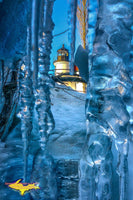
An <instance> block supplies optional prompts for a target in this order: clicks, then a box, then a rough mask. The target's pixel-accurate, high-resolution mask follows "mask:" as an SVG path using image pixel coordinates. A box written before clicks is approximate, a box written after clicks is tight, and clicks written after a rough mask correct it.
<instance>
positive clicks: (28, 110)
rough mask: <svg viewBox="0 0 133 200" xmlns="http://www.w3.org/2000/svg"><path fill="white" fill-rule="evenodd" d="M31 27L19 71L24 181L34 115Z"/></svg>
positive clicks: (28, 30) (28, 28) (28, 29)
mask: <svg viewBox="0 0 133 200" xmlns="http://www.w3.org/2000/svg"><path fill="white" fill-rule="evenodd" d="M30 31H31V30H30V25H29V26H28V27H27V55H26V56H25V58H24V63H23V65H21V68H20V70H19V82H20V84H19V87H20V95H21V111H20V112H21V114H20V117H21V132H22V139H23V143H24V148H23V156H24V181H26V179H27V170H28V152H29V139H30V135H31V131H32V115H33V113H32V112H33V105H34V104H33V103H34V98H33V87H32V72H31V62H30V57H31V56H30V48H31V34H30Z"/></svg>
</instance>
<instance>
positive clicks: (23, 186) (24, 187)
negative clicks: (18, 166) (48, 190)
mask: <svg viewBox="0 0 133 200" xmlns="http://www.w3.org/2000/svg"><path fill="white" fill-rule="evenodd" d="M21 181H22V179H19V180H17V181H16V182H14V183H5V184H6V185H8V187H10V188H12V189H15V190H18V191H19V192H20V194H21V195H22V196H23V195H24V194H25V193H26V192H29V190H32V189H34V190H37V189H40V187H39V186H37V184H36V183H20V182H21Z"/></svg>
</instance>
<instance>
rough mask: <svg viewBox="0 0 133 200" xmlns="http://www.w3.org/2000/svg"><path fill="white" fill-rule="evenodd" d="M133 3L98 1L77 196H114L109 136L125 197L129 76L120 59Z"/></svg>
mask: <svg viewBox="0 0 133 200" xmlns="http://www.w3.org/2000/svg"><path fill="white" fill-rule="evenodd" d="M132 9H133V3H132V2H131V1H129V0H126V1H121V2H118V1H115V2H112V1H110V0H107V1H104V2H103V1H102V0H100V1H99V12H98V21H97V26H96V34H95V40H94V46H93V53H92V69H91V71H90V77H89V83H88V84H89V85H88V93H87V107H86V117H87V138H86V145H85V148H84V152H83V156H82V158H81V161H80V184H79V190H80V199H87V200H94V199H97V200H105V199H115V197H114V196H113V194H112V188H111V187H112V166H111V162H112V153H111V140H113V139H114V140H115V144H116V148H117V150H118V154H119V160H118V169H117V172H118V175H119V191H120V194H119V199H120V200H127V183H128V180H127V175H128V163H127V156H128V140H129V133H130V132H129V131H130V125H129V119H130V115H129V112H128V111H127V105H128V104H130V102H131V99H132V92H131V91H132V80H131V79H130V77H129V75H128V73H127V69H126V64H127V63H128V62H127V60H126V59H127V58H128V59H129V57H128V54H129V52H130V48H131V45H130V44H131V36H132V35H131V26H132V24H133V16H132Z"/></svg>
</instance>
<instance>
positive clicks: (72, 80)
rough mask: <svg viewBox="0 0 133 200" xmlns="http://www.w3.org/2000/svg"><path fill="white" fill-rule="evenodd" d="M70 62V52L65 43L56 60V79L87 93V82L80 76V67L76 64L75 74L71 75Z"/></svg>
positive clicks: (60, 82)
mask: <svg viewBox="0 0 133 200" xmlns="http://www.w3.org/2000/svg"><path fill="white" fill-rule="evenodd" d="M69 64H70V62H69V52H68V50H67V49H66V48H65V47H64V44H63V46H62V48H61V49H59V50H58V51H57V60H56V61H54V66H55V77H54V80H55V81H56V82H57V83H59V84H65V85H66V86H69V87H71V88H72V89H74V90H76V91H78V92H81V93H85V91H86V82H85V81H84V80H83V79H82V77H80V75H79V69H78V67H77V66H74V75H70V68H69Z"/></svg>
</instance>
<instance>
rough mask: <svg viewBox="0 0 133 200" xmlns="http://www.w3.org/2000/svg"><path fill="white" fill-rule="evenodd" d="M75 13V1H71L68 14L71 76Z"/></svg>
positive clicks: (74, 41)
mask: <svg viewBox="0 0 133 200" xmlns="http://www.w3.org/2000/svg"><path fill="white" fill-rule="evenodd" d="M76 13H77V0H71V1H70V8H69V12H68V19H69V20H68V23H69V41H70V73H71V74H73V73H74V53H75V43H76Z"/></svg>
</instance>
